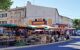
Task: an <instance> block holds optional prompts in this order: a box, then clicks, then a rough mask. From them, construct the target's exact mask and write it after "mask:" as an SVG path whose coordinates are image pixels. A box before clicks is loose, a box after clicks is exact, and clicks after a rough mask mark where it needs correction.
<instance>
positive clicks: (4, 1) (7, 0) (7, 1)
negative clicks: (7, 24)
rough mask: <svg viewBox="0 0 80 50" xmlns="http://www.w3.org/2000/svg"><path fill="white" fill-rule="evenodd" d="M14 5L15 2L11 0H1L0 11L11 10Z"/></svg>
mask: <svg viewBox="0 0 80 50" xmlns="http://www.w3.org/2000/svg"><path fill="white" fill-rule="evenodd" d="M12 3H13V2H12V1H11V0H0V9H1V10H7V9H9V8H10V6H11V5H12Z"/></svg>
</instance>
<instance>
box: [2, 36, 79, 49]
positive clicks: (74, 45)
mask: <svg viewBox="0 0 80 50" xmlns="http://www.w3.org/2000/svg"><path fill="white" fill-rule="evenodd" d="M9 49H10V50H53V49H55V50H80V37H73V40H71V41H67V42H63V43H56V44H49V45H41V46H34V47H26V46H25V47H17V49H16V48H15V47H12V48H6V50H9ZM1 50H4V49H1Z"/></svg>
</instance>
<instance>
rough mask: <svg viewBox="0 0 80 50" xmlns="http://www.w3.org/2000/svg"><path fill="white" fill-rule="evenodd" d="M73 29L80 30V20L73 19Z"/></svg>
mask: <svg viewBox="0 0 80 50" xmlns="http://www.w3.org/2000/svg"><path fill="white" fill-rule="evenodd" d="M73 27H74V28H76V29H80V19H73Z"/></svg>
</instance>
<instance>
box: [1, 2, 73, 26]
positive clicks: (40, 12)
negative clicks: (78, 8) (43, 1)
mask: <svg viewBox="0 0 80 50" xmlns="http://www.w3.org/2000/svg"><path fill="white" fill-rule="evenodd" d="M6 13H7V14H6ZM1 14H5V15H3V16H4V17H3V16H2V15H1ZM6 16H7V17H6ZM3 19H6V20H3ZM0 21H7V22H3V23H9V24H17V25H20V26H23V25H25V26H27V25H50V26H52V25H54V24H57V23H58V24H67V25H69V26H70V27H72V19H70V18H68V17H65V16H61V15H59V13H58V10H57V9H56V8H50V7H43V6H37V5H32V4H31V3H30V2H29V1H28V2H27V5H26V6H24V7H16V8H13V9H10V10H8V11H6V12H0Z"/></svg>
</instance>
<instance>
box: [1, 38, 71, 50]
mask: <svg viewBox="0 0 80 50" xmlns="http://www.w3.org/2000/svg"><path fill="white" fill-rule="evenodd" d="M71 40H72V39H69V40H66V41H60V42H54V43H48V44H38V45H29V46H15V47H7V48H0V50H11V49H18V48H30V47H38V46H45V45H51V44H58V43H63V42H68V41H71Z"/></svg>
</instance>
